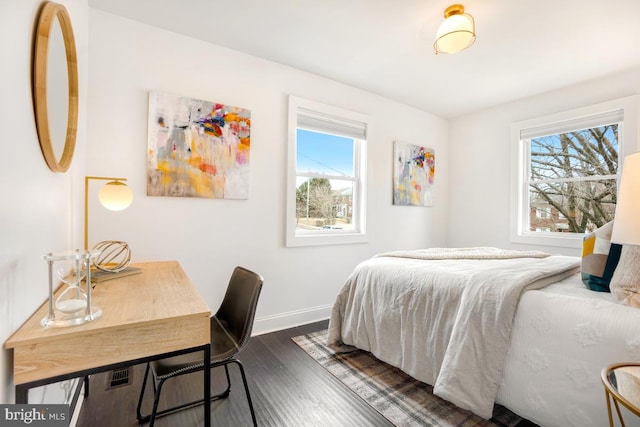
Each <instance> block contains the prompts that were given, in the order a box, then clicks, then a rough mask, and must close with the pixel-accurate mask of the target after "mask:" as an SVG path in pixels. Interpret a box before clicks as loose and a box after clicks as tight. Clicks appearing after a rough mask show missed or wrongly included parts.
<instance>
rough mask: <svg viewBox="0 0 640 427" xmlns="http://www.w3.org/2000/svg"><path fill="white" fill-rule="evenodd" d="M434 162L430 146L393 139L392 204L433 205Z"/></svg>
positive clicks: (433, 154)
mask: <svg viewBox="0 0 640 427" xmlns="http://www.w3.org/2000/svg"><path fill="white" fill-rule="evenodd" d="M435 162H436V158H435V152H434V150H433V149H432V148H427V147H425V146H422V145H413V144H407V143H405V142H399V141H395V143H394V167H393V204H394V205H404V206H433V179H434V175H435V170H436V169H435Z"/></svg>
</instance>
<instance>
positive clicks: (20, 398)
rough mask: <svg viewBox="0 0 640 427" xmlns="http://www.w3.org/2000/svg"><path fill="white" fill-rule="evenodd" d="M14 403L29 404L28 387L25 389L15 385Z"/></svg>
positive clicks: (22, 386)
mask: <svg viewBox="0 0 640 427" xmlns="http://www.w3.org/2000/svg"><path fill="white" fill-rule="evenodd" d="M16 403H18V404H26V403H29V387H25V386H24V385H21V384H18V385H16Z"/></svg>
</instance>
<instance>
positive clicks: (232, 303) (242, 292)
mask: <svg viewBox="0 0 640 427" xmlns="http://www.w3.org/2000/svg"><path fill="white" fill-rule="evenodd" d="M262 283H263V279H262V276H260V275H259V274H256V273H254V272H252V271H249V270H247V269H245V268H242V267H236V268H235V269H234V270H233V274H232V275H231V279H230V280H229V285H228V287H227V291H226V293H225V296H224V299H223V301H222V304H221V305H220V308H219V309H218V312H217V313H216V314H215V315H213V316H211V363H210V365H209V368H210V369H213V368H217V367H219V366H224V370H225V375H226V377H227V388H226V390H225V391H223V392H222V393H220V394H218V395H216V396H212V398H211V400H217V399H222V398H225V397H227V396H228V395H229V392H230V389H231V381H230V379H229V368H228V365H229V364H230V363H234V364H236V365H237V366H238V368H239V370H240V374H241V375H242V382H243V383H244V389H245V392H246V395H247V401H248V402H249V409H250V411H251V419H252V420H253V425H254V426H257V423H256V415H255V412H254V410H253V404H252V403H251V395H250V394H249V387H248V386H247V378H246V376H245V373H244V368H243V366H242V363H240V361H239V360H237V359H235V358H234V356H235V355H236V354H238V353H239V352H240V350H242V348H243V347H244V346H245V345H246V344H247V342H248V341H249V338H250V337H251V330H252V328H253V319H254V317H255V313H256V307H257V305H258V298H259V296H260V291H261V290H262ZM203 368H204V365H203V363H202V352H193V353H188V354H185V355H180V356H175V357H169V358H166V359H162V360H158V361H153V362H150V363H147V369H146V371H145V374H144V380H143V381H142V390H140V398H139V399H138V408H137V417H138V421H139V422H140V423H144V422H147V421H149V422H150V426H153V424H154V422H155V419H156V418H157V417H160V416H163V415H168V414H171V413H174V412H177V411H180V410H183V409H187V408H191V407H193V406H197V405H200V404H202V403H204V400H203V399H201V400H196V401H193V402H189V403H185V404H182V405H178V406H175V407H172V408H169V409H165V410H162V411H158V402H159V399H160V392H161V391H162V386H163V385H164V383H165V381H167V380H168V379H170V378H174V377H177V376H180V375H185V374H190V373H193V372H202V370H203ZM149 371H151V373H152V377H153V390H154V399H153V409H152V412H151V414H150V415H142V414H141V412H140V408H141V406H142V400H143V398H144V391H145V388H146V385H147V378H148V376H149Z"/></svg>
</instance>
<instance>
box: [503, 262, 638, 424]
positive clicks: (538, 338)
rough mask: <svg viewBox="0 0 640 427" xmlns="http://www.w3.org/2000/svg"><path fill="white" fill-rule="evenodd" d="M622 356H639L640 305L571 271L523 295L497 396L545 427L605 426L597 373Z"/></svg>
mask: <svg viewBox="0 0 640 427" xmlns="http://www.w3.org/2000/svg"><path fill="white" fill-rule="evenodd" d="M628 361H636V362H637V361H640V310H639V309H637V308H633V307H628V306H624V305H620V304H618V303H615V302H614V300H613V298H612V296H611V294H609V293H602V292H593V291H591V290H589V289H587V288H586V287H585V285H584V284H583V283H582V281H581V279H580V274H575V275H573V276H571V277H569V278H567V279H565V280H562V281H560V282H558V283H555V284H552V285H549V286H547V287H545V288H543V289H539V290H531V291H527V292H525V293H524V294H523V295H522V298H521V299H520V304H519V305H518V310H517V311H516V315H515V318H514V323H513V330H512V337H511V344H510V348H509V353H508V356H507V361H506V364H505V369H504V376H503V380H502V383H501V385H500V390H499V391H498V395H497V397H496V402H497V403H500V404H502V405H504V406H506V407H508V408H509V409H511V410H512V411H514V412H516V413H517V414H519V415H521V416H522V417H524V418H527V419H529V420H531V421H533V422H535V423H537V424H539V425H541V426H544V427H565V426H576V427H602V426H608V425H609V421H608V419H607V407H606V402H605V398H604V388H603V386H602V383H601V381H600V372H601V370H602V369H603V368H605V367H606V366H608V365H610V364H612V363H617V362H628ZM614 417H616V415H615V413H614ZM625 423H626V425H627V426H640V420H639V418H638V417H636V416H634V415H632V414H630V413H627V414H626V416H625ZM616 425H618V424H616Z"/></svg>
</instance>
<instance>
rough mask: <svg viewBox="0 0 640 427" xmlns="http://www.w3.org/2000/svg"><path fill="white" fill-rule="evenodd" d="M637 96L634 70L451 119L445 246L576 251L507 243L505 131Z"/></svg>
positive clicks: (638, 74) (639, 86)
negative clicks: (520, 123)
mask: <svg viewBox="0 0 640 427" xmlns="http://www.w3.org/2000/svg"><path fill="white" fill-rule="evenodd" d="M637 93H640V69H635V70H629V71H626V72H624V73H619V74H617V75H612V76H608V77H604V78H600V79H597V80H593V81H590V82H588V83H584V84H580V85H575V86H571V87H567V88H564V89H561V90H557V91H553V92H549V93H544V94H540V95H537V96H535V97H531V98H527V99H523V100H520V101H517V102H513V103H510V104H506V105H501V106H498V107H495V108H491V109H487V110H483V111H480V112H478V113H475V114H470V115H467V116H463V117H459V118H457V119H454V120H451V122H450V126H449V142H450V152H449V155H450V158H451V162H450V164H449V165H450V168H451V169H450V172H449V179H450V184H449V188H450V191H451V193H450V195H449V200H450V205H449V217H450V220H449V222H448V246H453V247H456V246H485V245H489V246H497V247H503V248H512V249H538V250H543V251H547V252H550V253H558V254H564V255H574V256H579V255H580V253H579V250H577V249H569V248H558V247H551V246H540V247H535V248H534V247H532V246H528V245H519V244H513V243H511V242H510V241H509V215H510V211H509V208H510V204H509V203H510V196H511V195H510V178H511V175H510V174H511V172H510V167H511V165H510V159H511V145H510V144H511V141H510V126H511V124H512V123H513V122H517V121H521V120H526V119H531V118H535V117H539V116H544V115H548V114H553V113H556V112H562V111H567V110H571V109H575V108H579V107H584V106H588V105H592V104H597V103H599V102H604V101H608V100H611V99H617V98H622V97H626V96H629V95H634V94H637Z"/></svg>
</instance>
